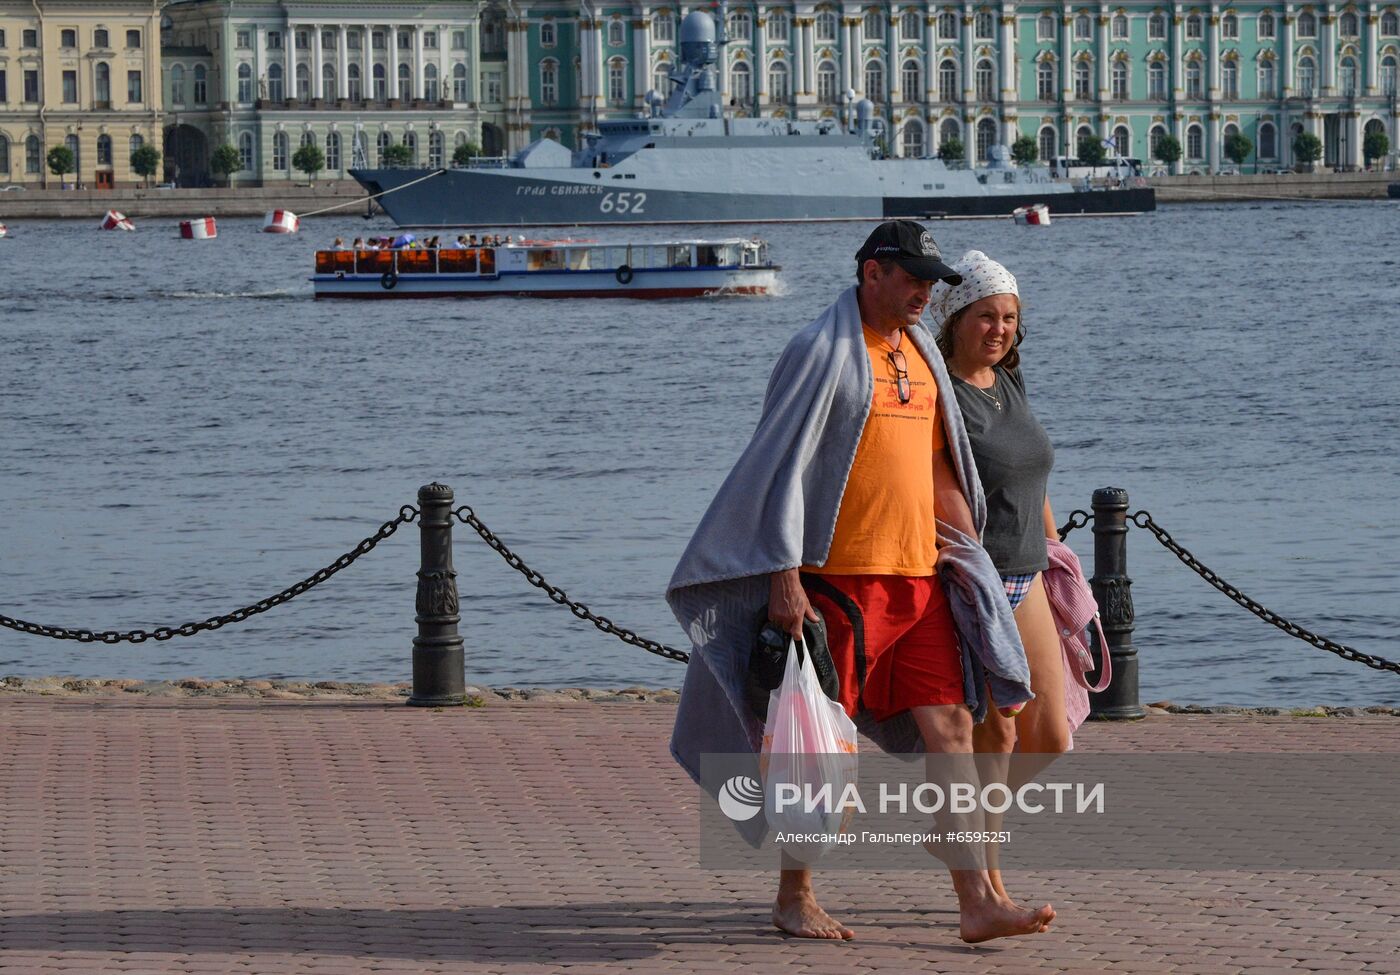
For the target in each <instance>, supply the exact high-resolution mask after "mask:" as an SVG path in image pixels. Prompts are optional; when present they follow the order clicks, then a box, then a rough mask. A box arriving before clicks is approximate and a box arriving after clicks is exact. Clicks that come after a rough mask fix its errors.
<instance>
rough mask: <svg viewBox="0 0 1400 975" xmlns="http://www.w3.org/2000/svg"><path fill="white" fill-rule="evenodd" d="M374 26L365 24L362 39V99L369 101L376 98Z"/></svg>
mask: <svg viewBox="0 0 1400 975" xmlns="http://www.w3.org/2000/svg"><path fill="white" fill-rule="evenodd" d="M374 26H375V25H374V24H365V30H364V37H362V38H361V39H360V45H361V46H360V61H361V62H362V63H361V64H360V97H361V98H363V99H365V100H367V101H368V100H370V99H372V98H374ZM365 151H366V152H368V151H369V150H368V149H367V150H365Z"/></svg>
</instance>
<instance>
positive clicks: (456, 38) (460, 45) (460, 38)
mask: <svg viewBox="0 0 1400 975" xmlns="http://www.w3.org/2000/svg"><path fill="white" fill-rule="evenodd" d="M549 28H550V30H553V29H554V24H553V23H552V22H549ZM540 40H541V41H543V40H544V28H543V27H541V28H540ZM466 49H467V32H466V31H464V30H454V31H453V32H452V50H454V51H465V50H466Z"/></svg>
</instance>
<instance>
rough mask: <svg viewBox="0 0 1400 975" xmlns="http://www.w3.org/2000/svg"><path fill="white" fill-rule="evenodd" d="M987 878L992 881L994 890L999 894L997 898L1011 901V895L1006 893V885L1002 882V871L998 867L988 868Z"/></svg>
mask: <svg viewBox="0 0 1400 975" xmlns="http://www.w3.org/2000/svg"><path fill="white" fill-rule="evenodd" d="M987 877H988V879H989V880H991V882H992V890H994V891H996V892H997V896H998V897H1000V898H1001V899H1002V900H1004V901H1011V895H1010V894H1008V893H1007V892H1006V885H1005V884H1003V883H1002V882H1001V871H1000V870H998V869H997V868H996V867H988V868H987Z"/></svg>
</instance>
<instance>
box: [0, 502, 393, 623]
mask: <svg viewBox="0 0 1400 975" xmlns="http://www.w3.org/2000/svg"><path fill="white" fill-rule="evenodd" d="M418 514H419V512H418V509H417V508H415V507H414V506H413V505H411V504H406V505H404V506H403V507H401V508H400V509H399V516H398V517H397V518H394V519H393V520H392V521H386V522H385V523H384V524H382V525H380V526H379V530H378V531H377V532H375V533H374V534H373V535H370V536H369V537H368V538H366V539H364V540H363V541H362V542H360V544H358V545H356V546H355V547H354V548H353V549H351V550H350V551H348V552H346V553H345V554H344V555H342V556H341V557H340V558H338V559H336V560H335V561H334V562H332V563H331V564H330V565H328V566H326V567H325V568H324V569H318V570H317V571H316V572H313V573H312V574H311V575H309V576H307V577H306V578H305V579H303V580H301V581H300V582H298V583H295V584H294V585H291V586H288V587H287V588H286V589H283V590H282V591H281V592H279V593H277V594H276V595H273V596H268V597H267V598H266V599H261V600H259V601H258V602H256V603H253V605H251V606H245V607H243V608H242V609H236V610H234V611H233V612H232V613H225V614H224V615H223V616H211V617H209V619H207V620H204V621H203V622H200V623H185V624H184V625H182V626H158V627H156V628H155V629H154V630H127V631H125V632H122V631H120V630H103V631H101V632H100V633H99V632H94V631H92V630H83V629H70V628H69V627H66V626H46V625H45V624H43V623H30V622H29V621H27V620H17V619H11V618H10V617H8V616H0V626H4V627H8V628H9V629H11V630H18V631H20V632H21V633H30V634H33V635H34V636H47V637H53V638H54V639H55V640H77V641H78V642H79V643H108V644H114V643H145V642H146V641H147V640H169V639H171V638H172V637H177V636H194V635H195V634H196V633H199V632H201V631H203V630H217V629H218V628H219V627H221V626H225V625H227V624H229V623H241V622H243V621H244V620H246V619H248V618H249V617H250V616H256V615H257V614H258V613H265V612H267V611H268V610H269V609H272V608H273V607H274V606H281V605H282V604H283V603H285V602H287V601H288V600H289V599H295V598H296V597H297V596H300V595H301V594H302V593H304V592H306V591H307V590H308V589H311V588H313V587H315V586H319V585H320V584H321V583H323V582H325V581H326V580H327V579H329V578H330V577H331V576H333V575H335V574H336V573H337V572H339V571H340V570H341V569H343V568H345V567H346V566H347V565H349V564H350V563H352V562H354V561H355V560H356V559H358V558H359V557H360V556H361V555H365V554H367V553H368V552H370V551H372V550H373V549H374V547H375V546H376V545H378V544H379V543H380V542H382V541H384V539H386V538H388V537H389V536H390V535H392V534H394V532H396V531H398V530H399V526H400V525H407V524H412V523H413V521H414V520H416V519H417V518H418Z"/></svg>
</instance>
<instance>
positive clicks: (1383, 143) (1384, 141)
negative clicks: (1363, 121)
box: [1361, 132, 1390, 166]
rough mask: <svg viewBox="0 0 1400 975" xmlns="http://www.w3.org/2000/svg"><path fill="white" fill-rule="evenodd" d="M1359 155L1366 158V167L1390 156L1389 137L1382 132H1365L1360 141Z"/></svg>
mask: <svg viewBox="0 0 1400 975" xmlns="http://www.w3.org/2000/svg"><path fill="white" fill-rule="evenodd" d="M1361 154H1362V155H1363V156H1365V157H1366V165H1368V166H1369V165H1371V163H1372V162H1374V161H1375V160H1377V159H1381V158H1383V157H1385V156H1387V155H1389V154H1390V137H1389V136H1388V135H1386V134H1385V133H1384V132H1367V133H1366V135H1365V137H1364V138H1363V139H1362V140H1361Z"/></svg>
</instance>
